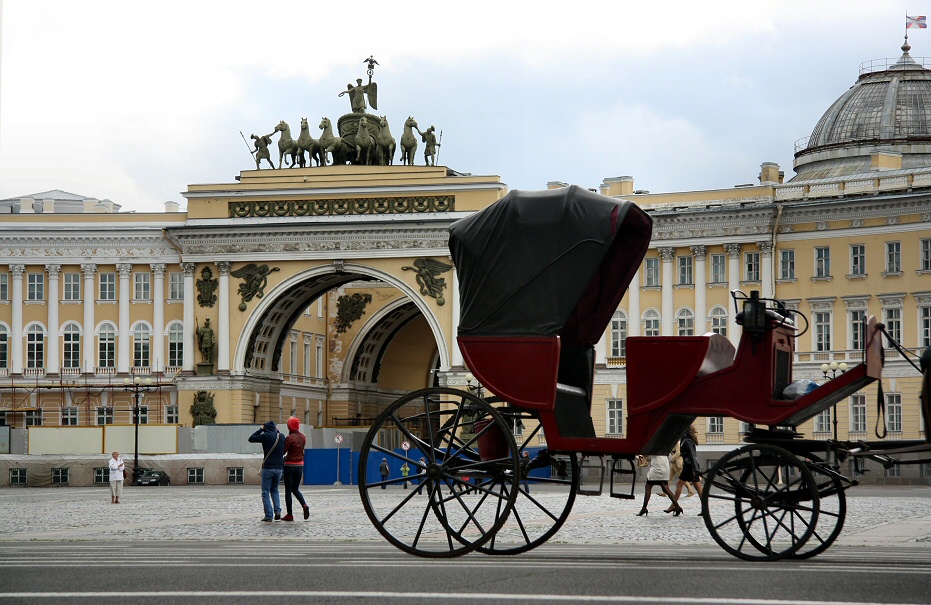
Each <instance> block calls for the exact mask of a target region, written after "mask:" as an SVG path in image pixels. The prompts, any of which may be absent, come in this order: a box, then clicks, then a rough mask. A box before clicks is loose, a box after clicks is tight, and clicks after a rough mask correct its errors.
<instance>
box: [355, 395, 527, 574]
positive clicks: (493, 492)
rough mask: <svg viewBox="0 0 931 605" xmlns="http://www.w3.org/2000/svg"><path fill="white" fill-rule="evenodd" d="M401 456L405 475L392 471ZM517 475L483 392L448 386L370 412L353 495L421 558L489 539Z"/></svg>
mask: <svg viewBox="0 0 931 605" xmlns="http://www.w3.org/2000/svg"><path fill="white" fill-rule="evenodd" d="M405 442H406V444H407V446H408V447H409V449H407V450H404V449H403V448H402V444H404V443H405ZM421 459H422V461H421ZM382 461H384V462H385V463H387V464H388V467H389V471H390V474H389V475H388V477H387V479H382V476H381V474H380V472H379V468H380V466H381V464H382ZM405 462H406V463H407V465H408V467H409V468H410V474H409V475H408V476H407V477H406V478H405V477H404V476H403V475H402V474H401V472H400V470H399V469H400V468H401V467H402V465H403V464H404V463H405ZM519 478H520V475H519V462H518V451H517V445H516V444H515V442H514V437H513V436H512V434H511V429H510V426H509V425H508V423H507V422H506V421H505V419H504V418H503V417H502V416H501V414H500V413H499V412H498V411H497V410H495V409H494V408H493V407H492V406H490V405H488V403H486V402H485V401H484V400H483V399H481V398H479V397H476V396H474V395H472V394H470V393H467V392H465V391H460V390H458V389H451V388H429V389H423V390H420V391H415V392H413V393H409V394H408V395H406V396H404V397H401V398H400V399H398V400H396V401H395V402H394V403H392V404H391V405H390V406H388V408H386V409H385V410H384V411H383V412H382V413H381V414H380V415H379V416H378V418H376V420H375V422H374V424H373V425H372V427H371V429H369V432H368V433H367V434H366V436H365V440H364V441H363V444H362V448H361V450H360V456H359V495H360V496H361V499H362V505H363V508H364V509H365V512H366V514H367V515H368V517H369V519H370V520H371V521H372V524H373V525H374V526H375V528H376V529H377V530H378V532H379V533H381V535H382V536H384V537H385V539H387V540H388V541H389V542H391V543H392V544H394V545H395V546H397V547H398V548H400V549H401V550H403V551H405V552H408V553H410V554H414V555H418V556H421V557H456V556H460V555H464V554H466V553H468V552H470V551H472V550H474V549H475V548H477V547H479V546H481V545H482V544H484V543H486V542H488V541H489V540H491V539H492V537H493V536H494V535H495V532H497V531H498V529H499V528H500V527H501V526H502V525H503V524H504V522H505V521H506V520H507V518H508V515H509V514H510V512H511V508H512V506H513V504H514V499H515V498H516V496H517V492H518V485H517V483H518V480H519ZM407 483H409V484H410V485H408V489H404V485H405V484H407Z"/></svg>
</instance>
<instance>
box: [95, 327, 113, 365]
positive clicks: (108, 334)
mask: <svg viewBox="0 0 931 605" xmlns="http://www.w3.org/2000/svg"><path fill="white" fill-rule="evenodd" d="M97 365H98V366H100V367H101V368H113V367H116V332H112V331H109V330H107V331H103V330H101V332H100V335H99V336H98V337H97Z"/></svg>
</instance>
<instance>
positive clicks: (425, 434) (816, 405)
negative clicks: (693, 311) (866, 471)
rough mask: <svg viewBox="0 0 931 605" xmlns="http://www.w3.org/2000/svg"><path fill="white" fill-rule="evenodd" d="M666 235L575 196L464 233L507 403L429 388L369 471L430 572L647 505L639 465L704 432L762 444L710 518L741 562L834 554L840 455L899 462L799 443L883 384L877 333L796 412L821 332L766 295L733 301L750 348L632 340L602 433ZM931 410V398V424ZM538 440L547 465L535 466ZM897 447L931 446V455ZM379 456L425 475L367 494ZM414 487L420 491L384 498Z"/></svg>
mask: <svg viewBox="0 0 931 605" xmlns="http://www.w3.org/2000/svg"><path fill="white" fill-rule="evenodd" d="M651 229H652V220H651V219H650V217H649V216H648V215H647V214H646V213H644V212H643V211H642V210H641V209H640V208H638V207H637V206H636V205H634V204H632V203H631V202H628V201H617V200H613V199H610V198H607V197H604V196H600V195H597V194H594V193H590V192H588V191H586V190H583V189H580V188H578V187H569V188H563V189H559V190H552V191H544V192H534V193H527V192H512V193H510V194H508V195H507V196H505V197H504V198H503V199H501V200H499V201H498V202H496V203H495V204H493V205H491V206H489V207H488V208H486V209H484V210H482V211H480V212H477V213H475V214H473V215H471V216H469V217H468V218H465V219H462V220H460V221H458V222H456V223H454V224H453V225H452V226H451V227H450V251H451V253H452V257H453V261H454V262H455V264H456V268H457V272H458V277H459V281H460V324H459V335H458V341H459V347H460V349H461V351H462V354H463V357H464V360H465V362H466V364H467V365H468V367H469V369H470V371H471V372H472V373H473V374H474V376H475V377H476V378H477V379H478V381H479V382H480V383H481V385H483V388H484V389H487V391H488V392H490V393H492V394H493V396H489V397H485V396H484V391H483V390H480V389H470V390H468V391H466V390H461V389H455V388H447V387H435V388H427V389H423V390H420V391H416V392H413V393H410V394H408V395H406V396H404V397H402V398H400V399H398V400H397V401H395V402H394V403H392V404H391V405H389V406H388V407H387V408H386V409H385V410H384V411H383V413H382V414H380V415H379V417H378V418H377V419H376V420H375V422H374V424H373V426H372V428H371V429H370V431H369V432H368V434H367V436H366V438H365V441H364V443H363V447H362V450H361V454H360V463H359V491H360V495H361V497H362V502H363V506H364V508H365V510H366V513H367V514H368V516H369V518H370V519H371V521H372V523H373V524H374V525H375V527H376V528H377V530H378V531H379V532H380V533H381V534H382V535H383V536H384V537H385V538H386V539H387V540H388V541H389V542H391V543H393V544H394V545H396V546H398V547H399V548H401V549H402V550H405V551H407V552H409V553H412V554H416V555H420V556H425V557H451V556H458V555H462V554H465V553H468V552H471V551H473V550H478V551H479V552H484V553H488V554H515V553H519V552H523V551H526V550H529V549H531V548H534V547H535V546H538V545H540V544H542V543H543V542H545V541H546V540H548V539H549V538H550V537H551V536H553V535H554V534H555V533H556V532H557V531H558V530H559V528H560V527H561V526H562V525H563V523H564V522H565V521H566V519H567V517H568V516H569V513H570V511H571V509H572V505H573V503H574V501H575V498H576V495H578V494H600V493H601V492H602V490H603V485H604V477H605V474H607V475H608V478H609V485H610V488H609V489H610V494H611V495H612V496H616V497H620V498H632V497H633V490H634V485H635V482H636V469H635V467H634V463H633V460H634V457H635V456H636V455H637V454H641V453H643V454H656V455H664V454H667V453H668V452H669V451H670V450H671V449H672V447H673V446H674V444H675V443H676V442H677V441H678V439H679V438H680V436H681V435H682V434H683V432H684V431H685V430H686V429H687V428H688V427H689V426H690V425H691V424H692V422H693V421H694V420H695V419H696V417H699V416H730V417H733V418H736V419H739V420H742V421H744V422H746V423H749V424H750V425H753V426H755V427H765V428H755V429H754V430H753V431H751V432H750V433H749V434H748V437H747V441H748V442H749V443H748V444H747V445H745V446H743V447H739V448H737V449H734V450H732V451H730V452H728V453H727V454H725V455H724V456H723V457H722V458H721V459H720V460H719V461H718V462H717V464H716V465H715V466H714V467H713V468H711V469H710V470H709V471H708V472H706V473H705V489H704V491H703V494H702V496H701V503H702V516H703V517H704V521H705V524H706V526H707V528H708V530H709V532H710V533H711V536H712V537H713V538H714V540H715V541H716V542H718V543H719V544H720V545H721V546H722V547H723V548H724V549H725V550H727V551H728V552H730V553H732V554H734V555H735V556H738V557H740V558H743V559H748V560H772V559H778V558H782V557H808V556H813V555H816V554H818V553H819V552H822V551H823V550H825V549H826V548H827V547H828V546H830V544H831V543H832V542H833V541H834V540H835V539H836V538H837V536H838V534H839V533H840V531H841V528H842V527H843V523H844V516H845V514H846V505H845V496H844V490H845V489H847V488H848V487H850V486H851V485H854V484H855V482H854V481H851V480H849V479H847V478H846V477H844V476H843V475H842V474H841V473H840V472H839V465H838V464H837V463H836V461H837V459H838V457H844V456H872V457H874V458H876V459H880V460H883V459H886V458H887V453H888V452H884V451H882V449H881V448H882V447H883V445H882V444H863V443H861V444H850V443H842V442H837V441H829V442H826V441H813V440H806V439H802V438H801V436H800V435H799V434H798V433H797V432H796V431H795V427H797V426H798V425H799V424H801V423H802V422H804V421H806V420H808V419H810V418H812V417H813V416H815V415H816V414H818V413H819V412H821V411H823V410H825V409H827V408H829V407H830V406H832V405H834V404H835V403H837V402H838V401H840V400H842V399H843V398H845V397H847V396H849V395H851V394H853V393H855V392H857V391H859V390H860V389H862V388H863V387H865V386H866V385H868V384H870V383H871V382H874V381H876V380H878V379H879V378H880V377H881V371H882V347H881V338H882V336H881V335H882V333H883V332H882V326H881V325H879V324H877V322H876V320H875V318H872V317H871V318H869V320H868V324H867V326H866V334H865V338H864V342H865V347H864V350H863V351H862V363H859V364H858V365H856V366H854V367H852V368H850V369H849V370H848V371H846V372H844V373H842V374H841V375H839V376H837V377H836V378H833V379H831V380H828V381H827V382H825V383H824V384H822V385H821V386H818V387H817V388H815V389H814V390H812V391H811V392H808V393H806V394H804V395H802V396H801V397H798V398H795V399H792V398H789V397H788V396H787V395H786V387H787V386H788V385H790V384H791V383H792V382H793V380H792V365H793V359H794V350H795V342H796V339H797V338H798V336H799V335H800V334H801V333H802V332H804V330H805V329H807V321H806V322H805V326H804V329H803V328H802V327H801V326H800V325H799V323H800V322H801V320H803V319H804V316H802V315H801V314H800V313H798V312H796V311H792V310H790V309H787V308H786V307H785V306H784V305H782V304H781V303H780V302H779V301H776V300H767V299H763V298H760V297H759V296H758V294H757V293H756V292H752V293H751V294H750V295H749V296H746V295H744V294H742V293H739V292H735V293H732V295H733V298H734V302H735V313H737V315H736V321H737V323H738V324H739V325H741V326H742V335H741V339H740V342H739V346H738V347H737V348H736V349H735V348H734V346H733V345H732V344H731V343H730V342H729V341H728V340H727V339H726V338H724V337H722V336H719V335H716V334H710V335H709V334H706V335H703V336H655V337H654V336H631V337H629V338H628V339H627V410H626V419H625V426H624V428H623V436H622V437H621V438H614V437H598V436H597V434H596V430H595V427H594V424H593V419H592V414H591V402H592V394H593V387H594V385H593V383H594V368H595V352H594V347H595V345H596V343H597V342H598V341H599V339H600V338H601V337H602V335H603V333H604V331H605V328H606V327H607V325H608V324H609V322H610V321H611V318H612V316H613V314H614V312H615V311H616V309H617V307H618V304H619V303H620V301H621V298H622V297H623V296H624V293H625V292H626V290H627V287H628V286H629V284H630V282H631V280H632V279H633V277H634V275H635V273H636V271H637V269H638V267H639V266H640V264H641V262H642V260H643V257H644V255H645V253H646V250H647V247H648V245H649V242H650V237H651ZM927 381H928V379H927V372H926V378H925V383H926V384H927ZM929 405H931V401H929V397H928V396H927V395H925V396H924V409H923V412H924V413H925V414H926V420H931V418H928V416H927V415H928V413H929V412H928V407H929ZM541 431H542V436H545V445H546V447H545V449H542V450H539V451H536V452H535V455H534V456H533V457H532V458H529V459H528V458H527V457H524V456H522V454H523V452H524V451H526V450H529V449H531V448H532V447H533V446H534V445H535V443H536V442H537V440H538V439H539V438H540V437H541V435H540V432H541ZM515 436H517V437H516V438H515ZM400 441H403V442H404V446H405V447H404V448H403V449H401V448H398V447H397V445H398V444H399V442H400ZM896 445H897V447H900V448H903V447H904V448H909V447H910V448H912V450H922V448H923V449H924V450H927V449H928V444H927V443H926V442H917V443H908V444H906V443H902V442H899V443H897V444H896ZM381 458H386V459H392V460H393V461H397V463H399V464H400V463H402V462H406V463H407V465H408V466H409V468H410V469H411V473H410V476H408V477H398V478H387V479H383V478H379V479H378V480H370V479H369V476H370V467H372V466H373V465H375V466H377V465H378V464H379V462H380V460H381ZM832 460H833V461H834V464H833V465H832V464H831V463H830V462H831V461H832ZM528 474H530V475H531V476H533V478H534V489H533V492H531V490H530V489H529V487H528V485H527V484H526V478H527V476H528ZM583 474H584V476H585V477H586V480H585V482H584V483H583V482H582V480H581V477H582V476H583ZM372 476H374V475H372ZM592 477H594V478H595V479H594V481H592ZM407 481H411V482H412V483H413V484H414V485H413V487H414V489H410V490H400V489H397V490H390V491H388V492H386V491H384V490H383V488H385V487H386V486H388V485H395V486H397V485H400V484H401V483H402V482H405V483H406V482H407Z"/></svg>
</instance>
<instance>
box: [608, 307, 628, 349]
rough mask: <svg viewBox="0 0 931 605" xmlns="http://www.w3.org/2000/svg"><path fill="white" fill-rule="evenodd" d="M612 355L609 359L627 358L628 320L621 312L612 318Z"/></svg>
mask: <svg viewBox="0 0 931 605" xmlns="http://www.w3.org/2000/svg"><path fill="white" fill-rule="evenodd" d="M610 346H611V353H610V355H609V357H627V318H626V317H624V315H622V314H621V313H620V312H618V313H615V314H614V317H612V318H611V345H610Z"/></svg>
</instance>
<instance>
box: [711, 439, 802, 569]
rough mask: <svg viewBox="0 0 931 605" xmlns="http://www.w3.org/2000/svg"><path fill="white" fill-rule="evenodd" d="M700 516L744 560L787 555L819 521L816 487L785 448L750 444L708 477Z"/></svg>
mask: <svg viewBox="0 0 931 605" xmlns="http://www.w3.org/2000/svg"><path fill="white" fill-rule="evenodd" d="M701 501H702V511H703V512H702V516H703V517H704V519H705V525H706V527H707V528H708V531H709V532H710V533H711V536H712V538H714V540H715V541H716V542H717V543H718V544H719V545H720V546H721V547H722V548H724V550H726V551H728V552H729V553H731V554H732V555H734V556H736V557H739V558H741V559H744V560H747V561H772V560H776V559H781V558H783V557H787V556H790V555H792V554H794V553H795V552H796V551H798V550H799V549H800V548H801V547H802V546H803V545H804V544H805V543H806V541H807V540H808V539H809V538H810V537H811V535H812V533H813V531H814V529H815V525H816V524H817V521H818V508H819V496H818V485H817V483H816V481H815V479H814V478H813V476H812V474H811V472H810V471H809V470H808V468H807V466H806V465H805V464H803V463H802V462H800V461H799V460H798V459H797V458H796V457H795V456H794V455H792V454H791V453H789V452H787V451H786V450H784V449H782V448H778V447H774V446H769V445H748V446H744V447H742V448H739V449H736V450H733V451H731V452H729V453H728V454H726V455H725V456H724V457H723V458H721V460H720V461H719V462H718V463H717V464H716V465H715V466H714V468H712V469H711V470H710V471H709V472H708V475H707V477H706V481H705V485H704V489H703V490H702V499H701Z"/></svg>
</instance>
